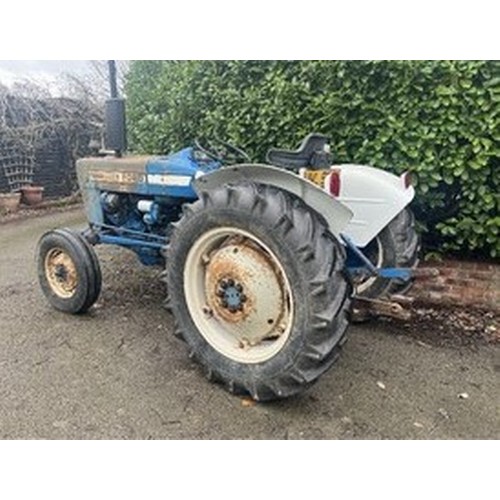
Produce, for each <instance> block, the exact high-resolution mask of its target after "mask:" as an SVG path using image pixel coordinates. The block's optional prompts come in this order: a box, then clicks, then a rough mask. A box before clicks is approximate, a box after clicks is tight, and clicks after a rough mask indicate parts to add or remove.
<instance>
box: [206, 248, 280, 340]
mask: <svg viewBox="0 0 500 500" xmlns="http://www.w3.org/2000/svg"><path fill="white" fill-rule="evenodd" d="M280 274H281V273H280V272H278V271H277V269H276V267H275V266H274V264H273V262H272V259H271V258H270V257H269V255H267V254H266V253H265V252H264V251H263V250H262V249H261V248H259V247H258V246H257V245H256V244H255V243H253V242H251V241H249V240H243V241H239V242H238V241H237V240H236V241H235V240H234V239H232V243H229V244H225V245H224V246H223V247H222V248H219V249H217V250H216V251H214V252H213V253H212V255H211V256H210V260H209V262H208V264H207V270H206V278H205V287H206V291H207V301H208V304H209V307H210V310H211V311H212V312H213V314H214V315H215V316H216V318H218V319H219V320H222V321H224V322H226V323H232V324H234V326H239V328H237V333H238V336H239V337H240V338H241V340H242V341H246V342H248V343H249V344H250V345H255V344H258V343H259V342H261V341H262V340H263V339H265V338H268V337H271V336H278V335H279V331H278V330H279V326H280V324H281V322H282V320H283V317H284V314H285V307H286V306H285V302H286V299H285V296H284V289H283V286H282V280H281V279H280ZM223 280H233V281H234V282H236V283H239V284H241V285H242V287H243V291H244V295H245V297H246V301H245V302H244V304H242V306H243V307H242V309H241V310H240V311H235V312H231V311H230V310H229V309H227V308H225V307H223V306H222V302H221V299H220V297H218V296H217V291H218V287H219V283H220V282H221V281H223Z"/></svg>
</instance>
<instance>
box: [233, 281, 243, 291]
mask: <svg viewBox="0 0 500 500" xmlns="http://www.w3.org/2000/svg"><path fill="white" fill-rule="evenodd" d="M234 288H236V291H237V292H238V293H241V292H242V291H243V287H242V286H241V285H240V284H239V283H236V285H235V287H234Z"/></svg>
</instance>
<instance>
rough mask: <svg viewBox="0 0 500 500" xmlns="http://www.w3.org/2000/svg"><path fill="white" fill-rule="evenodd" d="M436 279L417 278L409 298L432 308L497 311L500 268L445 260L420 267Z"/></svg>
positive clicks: (498, 308)
mask: <svg viewBox="0 0 500 500" xmlns="http://www.w3.org/2000/svg"><path fill="white" fill-rule="evenodd" d="M420 267H422V268H424V267H431V268H436V269H437V270H438V275H437V276H428V277H421V278H418V279H417V281H416V282H415V284H414V286H413V288H412V289H411V291H410V293H409V295H411V296H413V297H415V298H416V299H417V300H419V301H422V302H427V303H432V304H454V305H474V306H478V307H481V308H485V309H493V310H495V311H500V265H498V264H488V263H483V262H466V261H460V260H445V261H442V262H429V263H422V264H421V265H420Z"/></svg>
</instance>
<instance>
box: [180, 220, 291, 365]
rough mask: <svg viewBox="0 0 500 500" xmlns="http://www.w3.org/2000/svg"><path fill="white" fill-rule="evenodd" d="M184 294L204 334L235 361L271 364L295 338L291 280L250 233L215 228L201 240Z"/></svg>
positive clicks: (194, 251)
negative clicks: (292, 333) (292, 336)
mask: <svg viewBox="0 0 500 500" xmlns="http://www.w3.org/2000/svg"><path fill="white" fill-rule="evenodd" d="M184 295H185V299H186V304H187V307H188V310H189V313H190V315H191V318H192V319H193V322H194V324H195V326H196V328H197V329H198V331H199V333H200V334H201V336H202V337H203V338H204V339H205V340H206V341H207V342H208V343H209V344H210V345H211V346H212V347H213V348H214V349H215V350H216V351H217V352H219V353H220V354H222V355H224V356H225V357H227V358H229V359H231V360H232V361H236V362H239V363H245V364H255V363H262V362H265V361H268V360H269V359H271V358H272V357H274V356H276V355H277V354H278V353H279V352H280V351H281V349H282V348H283V346H284V345H285V343H286V342H287V340H288V339H289V337H290V333H291V330H292V324H293V318H294V311H293V295H292V289H291V286H290V283H289V281H288V278H287V276H286V274H285V272H284V270H283V267H282V266H281V264H280V262H279V260H278V259H277V257H276V256H275V254H274V253H273V252H272V251H271V250H270V249H269V248H268V247H267V246H266V245H265V244H264V243H263V242H262V241H261V240H260V239H259V238H257V237H256V236H255V235H253V234H250V233H249V232H247V231H244V230H241V229H238V228H233V227H221V228H215V229H212V230H209V231H207V232H205V233H204V234H203V235H201V236H200V237H199V238H198V239H197V240H196V241H195V243H194V244H193V245H192V247H191V249H190V250H189V252H188V255H187V258H186V263H185V268H184Z"/></svg>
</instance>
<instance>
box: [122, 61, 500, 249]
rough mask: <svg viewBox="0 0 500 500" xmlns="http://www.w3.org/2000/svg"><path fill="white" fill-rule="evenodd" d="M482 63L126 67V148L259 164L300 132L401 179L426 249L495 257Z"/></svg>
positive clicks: (498, 91)
mask: <svg viewBox="0 0 500 500" xmlns="http://www.w3.org/2000/svg"><path fill="white" fill-rule="evenodd" d="M499 69H500V66H499V63H498V62H494V61H182V62H180V61H136V62H134V63H132V65H131V71H130V74H129V79H128V84H127V97H128V119H129V131H130V142H131V144H132V146H133V148H134V149H135V150H137V151H141V152H148V153H166V152H169V151H172V150H175V149H177V148H180V147H183V146H186V145H187V144H190V143H192V141H193V139H194V138H196V137H207V138H209V137H213V136H217V137H220V138H224V139H226V140H228V141H230V142H233V143H235V144H237V145H239V146H241V147H243V148H244V149H246V150H247V151H248V152H249V153H250V154H251V155H252V156H253V159H254V160H256V161H263V160H264V158H265V153H266V151H267V149H268V148H269V147H271V146H280V147H290V148H294V147H296V146H297V144H298V143H299V141H300V140H301V139H302V138H303V137H304V136H305V135H306V134H308V133H309V132H311V131H316V132H321V133H324V134H326V135H327V136H329V137H330V138H331V145H332V150H333V153H334V161H335V163H346V162H351V163H361V164H368V165H373V166H376V167H380V168H383V169H387V170H390V171H392V172H394V173H397V174H399V173H402V172H403V171H405V170H407V169H409V170H410V171H411V172H413V174H414V178H415V180H416V182H417V197H416V201H415V202H414V205H413V207H414V210H415V212H416V213H417V218H418V219H419V221H420V222H421V223H422V225H423V227H424V234H425V241H426V243H427V248H428V249H436V250H438V251H453V252H457V253H462V254H463V253H467V254H475V255H482V256H488V255H489V256H491V257H499V256H500V238H499V228H500V212H499V206H500V196H499V192H500V175H499V169H500V161H499V156H500V154H499V153H500V147H499V143H500V130H499V108H500V104H499V101H500V71H499Z"/></svg>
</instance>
